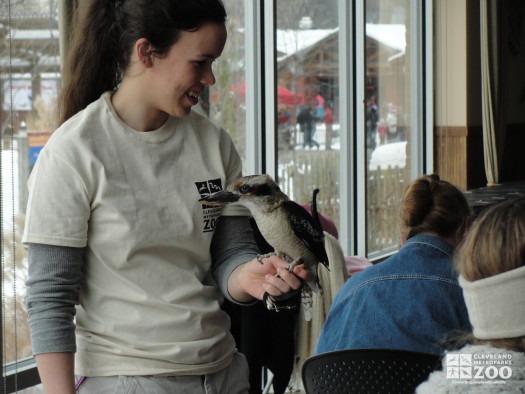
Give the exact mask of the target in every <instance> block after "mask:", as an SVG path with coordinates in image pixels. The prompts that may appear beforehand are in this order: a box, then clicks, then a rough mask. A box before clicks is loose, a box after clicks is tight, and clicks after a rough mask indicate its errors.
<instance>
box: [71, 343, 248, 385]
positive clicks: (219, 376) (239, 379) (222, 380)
mask: <svg viewBox="0 0 525 394" xmlns="http://www.w3.org/2000/svg"><path fill="white" fill-rule="evenodd" d="M249 388H250V385H249V383H248V364H247V362H246V359H245V357H244V356H243V355H242V354H240V353H236V354H234V356H233V359H232V362H231V363H230V365H229V366H228V367H226V368H225V369H223V370H222V371H219V372H216V373H213V374H209V375H195V376H192V375H185V376H107V377H106V376H102V377H87V378H85V380H84V381H83V382H82V384H81V385H80V387H79V389H78V391H77V393H79V394H225V393H228V394H246V393H248V391H249Z"/></svg>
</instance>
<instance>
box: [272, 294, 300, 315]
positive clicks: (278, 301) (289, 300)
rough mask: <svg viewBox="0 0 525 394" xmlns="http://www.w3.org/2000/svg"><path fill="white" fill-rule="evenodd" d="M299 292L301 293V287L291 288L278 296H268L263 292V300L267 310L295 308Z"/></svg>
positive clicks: (276, 310) (277, 310) (278, 310)
mask: <svg viewBox="0 0 525 394" xmlns="http://www.w3.org/2000/svg"><path fill="white" fill-rule="evenodd" d="M299 293H301V289H297V290H292V291H290V292H288V293H286V294H282V295H280V296H270V294H268V293H267V292H265V293H264V296H263V302H264V305H265V306H266V308H267V309H268V310H269V311H275V312H280V311H285V310H290V309H295V308H297V306H298V304H299V297H298V295H299Z"/></svg>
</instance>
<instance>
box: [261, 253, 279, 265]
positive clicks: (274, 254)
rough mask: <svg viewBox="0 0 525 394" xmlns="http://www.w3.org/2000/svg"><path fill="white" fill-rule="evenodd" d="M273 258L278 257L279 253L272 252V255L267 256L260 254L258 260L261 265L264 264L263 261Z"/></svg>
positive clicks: (267, 254)
mask: <svg viewBox="0 0 525 394" xmlns="http://www.w3.org/2000/svg"><path fill="white" fill-rule="evenodd" d="M272 256H277V253H275V252H271V253H266V254H258V255H257V257H256V258H257V261H258V262H259V263H261V264H263V259H267V258H268V257H272Z"/></svg>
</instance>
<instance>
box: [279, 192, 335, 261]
mask: <svg viewBox="0 0 525 394" xmlns="http://www.w3.org/2000/svg"><path fill="white" fill-rule="evenodd" d="M283 205H284V210H285V212H286V214H287V215H288V218H289V220H290V223H291V224H292V228H293V231H294V233H295V235H296V236H297V237H298V238H299V239H300V240H301V241H302V242H303V243H304V244H305V245H306V246H307V247H308V249H310V251H311V252H312V253H313V254H314V255H315V257H316V258H317V261H318V262H320V263H322V264H323V265H325V266H326V267H328V256H327V255H326V250H325V248H324V234H323V231H322V230H321V229H319V228H318V227H317V226H316V224H315V222H314V219H313V218H312V216H311V215H310V214H309V213H308V211H307V210H306V209H304V208H303V207H302V206H300V205H299V204H297V203H295V202H293V201H286V202H284V203H283Z"/></svg>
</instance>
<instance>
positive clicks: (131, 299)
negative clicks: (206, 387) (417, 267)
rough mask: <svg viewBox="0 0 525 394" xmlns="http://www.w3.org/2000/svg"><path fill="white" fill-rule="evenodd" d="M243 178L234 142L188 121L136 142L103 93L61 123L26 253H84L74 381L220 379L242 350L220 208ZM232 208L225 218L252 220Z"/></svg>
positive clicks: (42, 169) (43, 163)
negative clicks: (217, 266) (213, 196)
mask: <svg viewBox="0 0 525 394" xmlns="http://www.w3.org/2000/svg"><path fill="white" fill-rule="evenodd" d="M239 176H241V160H240V158H239V155H238V153H237V152H236V150H235V148H234V146H233V143H232V141H231V139H230V137H229V135H228V134H227V133H226V132H225V131H224V130H222V129H220V128H218V127H216V126H214V125H213V124H212V123H211V122H210V121H209V120H207V119H206V118H204V117H202V116H200V115H198V114H196V113H194V112H192V113H190V115H189V116H187V117H184V118H173V117H170V118H169V119H168V120H167V121H166V123H165V124H164V125H163V126H162V127H161V128H160V129H158V130H154V131H151V132H138V131H135V130H132V129H130V128H129V127H128V126H127V125H126V124H124V123H123V122H122V121H121V120H120V119H119V118H118V116H117V115H116V113H115V111H114V109H113V107H112V105H111V100H110V93H109V92H108V93H105V94H104V95H103V96H102V97H101V98H100V99H99V100H97V101H96V102H94V103H92V104H91V105H90V106H88V107H87V108H86V109H85V110H84V111H82V112H80V113H79V114H77V115H76V116H74V117H73V118H71V119H70V120H69V121H67V122H66V123H64V124H63V125H62V126H61V127H60V128H59V129H58V130H57V131H56V132H55V133H54V134H53V136H52V137H51V139H50V140H49V142H48V144H47V145H46V147H45V148H44V149H43V150H42V151H41V153H40V155H39V158H38V161H37V163H36V165H35V168H34V170H33V171H32V174H31V177H30V179H29V189H30V196H29V203H28V208H27V217H26V227H25V233H24V236H23V242H24V243H41V244H48V245H58V246H70V247H86V258H85V263H84V279H83V283H82V289H81V291H80V306H79V307H78V308H77V317H76V324H77V329H76V335H77V360H76V371H75V372H76V373H77V374H78V375H84V376H110V375H158V374H165V375H177V374H204V373H212V372H215V371H218V370H220V369H222V368H224V367H225V366H226V365H228V363H229V362H230V359H231V356H232V354H233V352H234V351H235V344H234V340H233V338H232V337H231V335H230V333H229V319H228V317H227V316H226V314H224V313H223V312H222V311H221V310H220V308H219V300H220V297H221V296H220V294H219V291H218V290H217V287H216V286H215V284H214V282H213V279H212V278H211V276H210V273H209V272H210V266H211V258H210V253H209V248H210V242H211V238H212V235H213V229H214V227H215V224H216V222H217V219H218V217H219V216H220V215H221V209H220V208H217V207H209V206H203V205H201V204H199V203H198V200H199V198H200V197H201V196H202V195H205V194H207V193H209V192H213V191H216V190H219V189H221V188H224V187H226V185H227V184H228V183H229V182H231V181H232V180H234V179H236V178H237V177H239ZM246 214H247V211H246V210H245V209H244V208H242V207H236V206H231V207H228V208H226V209H224V211H223V212H222V215H246Z"/></svg>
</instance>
